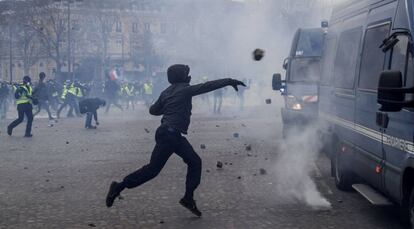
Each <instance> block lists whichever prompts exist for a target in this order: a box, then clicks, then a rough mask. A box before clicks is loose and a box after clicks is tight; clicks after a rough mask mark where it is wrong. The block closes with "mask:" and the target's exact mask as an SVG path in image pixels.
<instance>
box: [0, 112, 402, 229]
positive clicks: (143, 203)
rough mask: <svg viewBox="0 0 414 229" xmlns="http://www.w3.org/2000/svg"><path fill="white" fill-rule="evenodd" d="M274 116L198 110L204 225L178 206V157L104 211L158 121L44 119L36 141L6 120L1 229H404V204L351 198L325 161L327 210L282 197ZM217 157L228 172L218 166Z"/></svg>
mask: <svg viewBox="0 0 414 229" xmlns="http://www.w3.org/2000/svg"><path fill="white" fill-rule="evenodd" d="M278 113H279V112H278V111H277V109H275V108H274V107H273V106H272V105H269V106H263V107H255V108H250V109H247V111H245V112H243V113H241V114H238V115H234V114H231V113H224V114H223V115H210V114H206V112H196V114H194V116H193V119H192V125H191V127H190V131H189V135H188V139H189V141H190V142H191V143H192V144H193V146H194V148H195V149H196V151H197V152H198V153H199V154H200V156H201V158H202V159H203V175H202V176H203V177H202V184H201V185H200V187H199V189H198V190H197V193H196V200H197V203H198V205H199V208H200V209H201V210H202V211H203V217H202V218H200V219H199V218H195V217H193V216H192V215H191V214H190V213H189V212H188V211H187V210H186V209H183V208H182V207H181V206H180V205H179V204H178V200H179V199H180V198H181V197H182V194H183V193H184V183H185V173H186V166H185V164H184V163H183V162H182V161H181V159H180V158H179V157H178V156H175V155H174V156H172V157H171V158H170V160H169V161H168V163H167V165H166V167H165V168H164V170H163V171H162V172H161V174H160V175H159V176H158V177H157V178H155V179H154V180H152V181H150V182H149V183H146V184H144V185H142V186H141V187H138V188H136V189H132V190H126V191H125V192H124V193H123V199H122V200H116V202H115V205H114V207H112V208H110V209H108V208H106V206H105V202H104V199H105V195H106V192H107V189H108V186H109V184H110V182H111V181H112V180H120V179H122V177H123V176H125V175H127V174H128V173H130V172H132V171H134V170H136V169H137V168H140V167H141V166H143V165H145V163H146V162H148V160H149V157H150V152H151V150H152V148H153V146H154V140H153V137H154V132H155V130H156V128H157V126H158V125H159V118H156V117H150V116H149V115H148V114H147V112H146V111H145V110H144V109H143V108H140V109H138V110H136V111H126V112H124V113H121V112H119V111H113V112H112V113H111V114H112V115H111V116H105V115H101V119H102V120H101V126H100V127H99V128H98V129H97V130H85V129H83V119H77V118H75V119H61V120H59V122H58V123H56V124H54V126H53V127H49V126H48V124H49V123H48V121H47V119H44V118H38V119H36V120H35V122H34V128H33V134H34V137H33V138H32V139H26V138H23V137H22V136H23V126H20V127H19V128H18V129H16V131H15V132H14V136H12V137H9V136H7V135H6V133H5V127H6V125H7V122H9V121H10V120H6V121H0V128H1V129H0V130H1V132H0V228H19V229H20V228H91V227H97V228H192V229H193V228H344V229H349V228H376V229H379V228H390V229H391V228H392V229H398V228H403V226H402V225H401V224H400V223H399V218H398V208H396V207H388V208H380V207H376V206H372V205H370V204H369V203H368V201H366V200H365V199H364V198H363V197H362V196H360V195H359V194H357V193H355V192H348V193H347V192H341V191H338V190H336V188H335V185H334V182H333V179H332V178H331V177H330V174H329V169H330V167H329V161H328V160H327V159H326V158H325V157H324V156H323V155H319V156H318V157H317V160H316V161H315V162H313V161H309V164H310V165H311V166H310V167H311V169H309V173H310V178H309V179H308V181H309V180H310V179H311V181H314V182H315V184H316V187H317V190H318V191H319V192H320V194H321V196H322V198H326V199H327V200H328V201H329V202H330V203H331V208H320V207H315V206H309V205H308V204H306V201H304V200H303V199H300V198H294V197H292V195H290V194H289V193H283V192H281V191H280V190H281V189H280V185H281V179H283V177H284V174H283V171H282V172H281V171H280V169H278V168H277V166H278V165H280V162H279V161H278V160H280V158H281V157H280V151H281V149H282V148H283V144H284V141H283V140H282V138H281V131H280V130H281V124H280V117H279V115H278ZM235 133H238V135H239V136H238V137H235V135H234V134H235ZM202 144H203V145H204V146H205V149H202V148H204V147H201V145H202ZM249 146H250V147H249ZM289 153H291V154H295V153H296V152H289ZM218 161H221V162H223V164H224V167H223V169H217V168H216V163H217V162H218ZM297 161H298V163H299V162H300V161H301V158H298V159H297ZM295 168H296V165H295V163H292V164H291V165H288V166H286V170H290V169H292V170H293V171H295ZM261 169H262V170H261ZM286 173H287V174H292V173H289V172H286ZM295 176H299V177H302V178H305V180H306V179H307V174H300V173H299V174H296V175H295ZM296 178H297V177H292V178H290V177H288V178H287V179H288V180H291V179H292V180H294V179H296ZM282 190H283V189H282ZM294 191H298V192H302V191H303V190H301V187H297V190H294Z"/></svg>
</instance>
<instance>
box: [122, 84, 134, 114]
mask: <svg viewBox="0 0 414 229" xmlns="http://www.w3.org/2000/svg"><path fill="white" fill-rule="evenodd" d="M134 91H135V87H134V85H133V84H132V83H126V84H125V87H124V96H125V100H126V109H129V104H131V106H132V110H135V104H134V97H135V92H134Z"/></svg>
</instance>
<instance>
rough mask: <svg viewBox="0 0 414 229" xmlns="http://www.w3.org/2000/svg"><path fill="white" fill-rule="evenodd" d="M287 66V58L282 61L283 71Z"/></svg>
mask: <svg viewBox="0 0 414 229" xmlns="http://www.w3.org/2000/svg"><path fill="white" fill-rule="evenodd" d="M288 65H289V58H286V59H285V60H284V61H283V69H284V70H287V69H288Z"/></svg>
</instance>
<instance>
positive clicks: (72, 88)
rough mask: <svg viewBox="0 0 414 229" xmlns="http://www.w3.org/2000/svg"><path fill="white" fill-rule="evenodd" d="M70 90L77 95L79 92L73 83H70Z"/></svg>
mask: <svg viewBox="0 0 414 229" xmlns="http://www.w3.org/2000/svg"><path fill="white" fill-rule="evenodd" d="M68 92H69V93H71V94H72V95H74V96H77V94H78V93H77V90H76V87H75V85H74V84H73V83H72V84H71V85H70V87H69V89H68Z"/></svg>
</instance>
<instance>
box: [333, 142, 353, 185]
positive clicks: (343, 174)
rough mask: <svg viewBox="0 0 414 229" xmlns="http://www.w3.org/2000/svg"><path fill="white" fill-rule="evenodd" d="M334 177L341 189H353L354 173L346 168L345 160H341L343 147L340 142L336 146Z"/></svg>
mask: <svg viewBox="0 0 414 229" xmlns="http://www.w3.org/2000/svg"><path fill="white" fill-rule="evenodd" d="M334 150H335V151H334V155H335V156H334V158H333V160H334V163H333V164H334V170H333V172H334V178H335V185H336V187H337V188H338V189H339V190H342V191H351V190H352V184H353V176H352V173H351V172H350V171H349V170H348V169H347V168H346V166H345V164H344V163H343V161H341V149H340V144H339V142H337V143H336V144H335V147H334Z"/></svg>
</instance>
